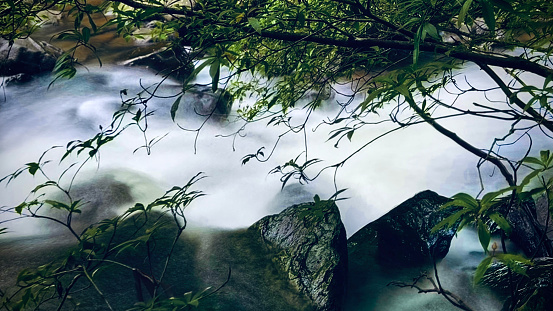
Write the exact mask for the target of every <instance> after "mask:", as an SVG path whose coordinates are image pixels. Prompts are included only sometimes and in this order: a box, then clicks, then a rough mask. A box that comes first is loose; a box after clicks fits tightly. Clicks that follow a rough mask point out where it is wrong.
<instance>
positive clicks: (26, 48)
mask: <svg viewBox="0 0 553 311" xmlns="http://www.w3.org/2000/svg"><path fill="white" fill-rule="evenodd" d="M62 53H63V51H62V50H60V49H59V48H56V47H54V46H53V45H51V44H49V43H47V42H43V41H35V40H33V39H32V38H27V39H17V40H15V41H14V42H13V45H10V42H9V41H8V40H5V39H2V38H0V76H14V75H17V74H29V75H34V74H39V73H43V72H49V71H52V69H54V66H55V64H56V59H57V58H58V57H59V56H60V55H61V54H62Z"/></svg>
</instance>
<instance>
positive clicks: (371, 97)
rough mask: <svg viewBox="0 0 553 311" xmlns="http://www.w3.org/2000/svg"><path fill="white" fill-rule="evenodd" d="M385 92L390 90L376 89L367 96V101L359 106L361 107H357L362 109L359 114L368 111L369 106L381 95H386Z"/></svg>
mask: <svg viewBox="0 0 553 311" xmlns="http://www.w3.org/2000/svg"><path fill="white" fill-rule="evenodd" d="M385 91H388V89H387V88H379V89H376V90H374V91H372V92H370V93H369V95H368V96H367V98H365V100H364V101H363V102H362V103H361V104H359V106H357V108H361V111H360V112H359V113H363V112H364V111H365V110H366V109H367V107H368V106H369V104H370V103H371V102H372V101H373V100H374V99H376V98H377V97H378V96H379V95H380V94H382V93H384V92H385Z"/></svg>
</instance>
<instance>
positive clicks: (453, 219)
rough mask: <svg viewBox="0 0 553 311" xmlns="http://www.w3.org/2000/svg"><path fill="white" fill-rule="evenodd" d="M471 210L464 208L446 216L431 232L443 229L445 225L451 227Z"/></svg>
mask: <svg viewBox="0 0 553 311" xmlns="http://www.w3.org/2000/svg"><path fill="white" fill-rule="evenodd" d="M469 212H471V210H470V209H462V210H460V211H457V212H456V213H455V214H453V215H450V216H448V217H446V218H444V219H443V220H442V221H440V222H439V223H438V224H436V225H435V226H434V227H433V228H432V230H430V233H432V234H434V233H436V232H437V231H438V230H440V229H442V228H443V227H446V228H451V227H453V225H454V224H455V223H456V222H457V221H458V220H459V219H460V218H461V216H463V215H465V214H467V213H469Z"/></svg>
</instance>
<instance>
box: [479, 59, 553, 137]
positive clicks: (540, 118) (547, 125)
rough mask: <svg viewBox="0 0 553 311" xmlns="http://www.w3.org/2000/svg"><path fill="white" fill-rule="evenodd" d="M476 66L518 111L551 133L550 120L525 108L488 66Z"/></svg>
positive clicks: (529, 108) (551, 124)
mask: <svg viewBox="0 0 553 311" xmlns="http://www.w3.org/2000/svg"><path fill="white" fill-rule="evenodd" d="M477 65H478V66H479V67H480V68H482V70H484V72H486V73H487V74H488V76H490V78H492V80H493V81H494V82H495V83H496V84H497V85H498V86H499V87H500V88H501V90H502V91H503V93H505V95H507V97H508V98H509V100H510V101H512V102H513V103H515V105H517V106H518V107H519V108H520V109H522V110H523V111H526V112H527V113H528V114H529V115H531V116H532V118H534V120H535V121H536V123H538V124H540V125H543V126H544V127H545V128H547V129H548V130H549V131H551V133H553V122H552V121H550V120H547V119H546V118H545V117H544V116H542V115H541V114H539V113H538V112H537V111H536V110H534V108H532V107H530V106H527V105H526V104H525V103H524V102H523V101H522V100H520V99H519V98H518V97H517V96H516V95H515V94H513V92H511V90H510V89H509V87H508V86H507V85H506V84H505V82H503V80H501V78H500V77H499V76H498V75H497V74H496V73H495V72H494V71H493V70H492V69H491V68H490V66H488V65H486V64H482V63H477Z"/></svg>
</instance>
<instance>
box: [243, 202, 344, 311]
mask: <svg viewBox="0 0 553 311" xmlns="http://www.w3.org/2000/svg"><path fill="white" fill-rule="evenodd" d="M250 230H255V231H257V232H258V233H259V234H260V235H261V238H262V239H263V240H264V241H265V242H266V243H267V245H268V246H269V247H270V249H272V250H273V251H275V252H276V253H277V256H276V257H275V260H276V262H277V263H278V264H279V265H280V267H281V268H282V269H283V270H284V271H285V272H286V273H288V277H289V278H290V280H291V281H292V282H293V283H294V284H296V286H297V287H298V288H299V289H300V290H301V291H302V292H303V293H305V294H306V295H307V296H308V297H310V298H311V299H312V300H313V302H314V304H315V306H316V309H317V310H341V309H342V303H343V300H344V298H345V284H346V281H347V247H346V231H345V228H344V226H343V224H342V222H341V220H340V212H339V210H338V208H337V207H336V205H335V204H334V203H329V202H326V201H320V202H318V203H304V204H300V205H294V206H291V207H289V208H287V209H286V210H284V211H283V212H282V213H280V214H277V215H272V216H267V217H265V218H263V219H261V220H260V221H258V222H256V223H255V224H253V225H252V226H251V227H250Z"/></svg>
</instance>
